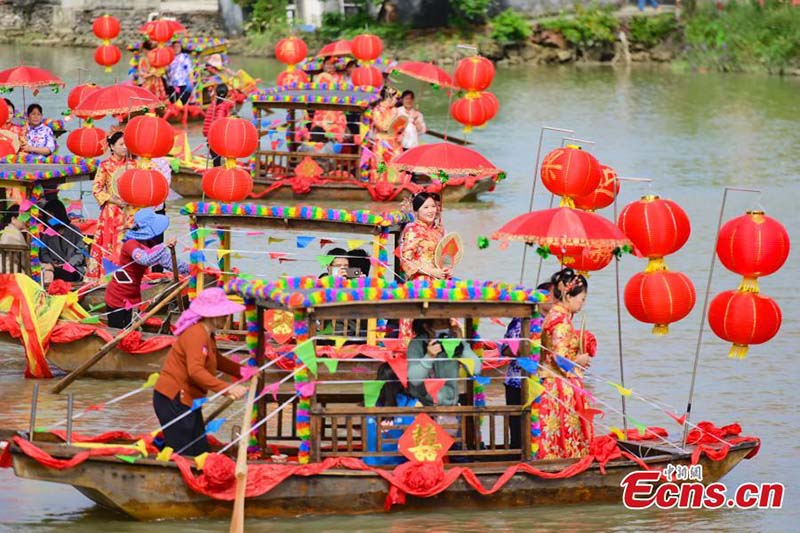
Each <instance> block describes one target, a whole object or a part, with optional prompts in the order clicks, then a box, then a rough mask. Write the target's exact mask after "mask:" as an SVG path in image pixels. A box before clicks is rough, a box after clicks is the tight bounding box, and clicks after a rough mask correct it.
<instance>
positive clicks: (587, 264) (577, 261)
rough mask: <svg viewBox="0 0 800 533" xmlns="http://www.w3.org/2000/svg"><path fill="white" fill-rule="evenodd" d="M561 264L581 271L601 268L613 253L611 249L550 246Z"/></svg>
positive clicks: (611, 257) (593, 270) (607, 262)
mask: <svg viewBox="0 0 800 533" xmlns="http://www.w3.org/2000/svg"><path fill="white" fill-rule="evenodd" d="M550 253H552V254H553V255H554V256H556V257H557V258H558V259H559V261H560V262H561V264H562V265H564V266H565V267H570V268H571V269H573V270H576V271H578V272H581V273H585V272H595V271H597V270H603V269H604V268H605V267H607V266H608V264H609V263H611V260H612V259H613V258H614V253H613V251H611V250H599V249H595V250H590V249H588V248H587V247H585V246H562V247H559V248H551V249H550Z"/></svg>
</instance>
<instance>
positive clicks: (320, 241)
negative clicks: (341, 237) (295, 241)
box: [319, 239, 333, 248]
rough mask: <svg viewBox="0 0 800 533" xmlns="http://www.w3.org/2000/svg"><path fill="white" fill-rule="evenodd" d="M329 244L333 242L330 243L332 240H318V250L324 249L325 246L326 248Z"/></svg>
mask: <svg viewBox="0 0 800 533" xmlns="http://www.w3.org/2000/svg"><path fill="white" fill-rule="evenodd" d="M329 244H333V241H332V240H330V239H320V240H319V247H320V248H325V247H326V246H328V245H329Z"/></svg>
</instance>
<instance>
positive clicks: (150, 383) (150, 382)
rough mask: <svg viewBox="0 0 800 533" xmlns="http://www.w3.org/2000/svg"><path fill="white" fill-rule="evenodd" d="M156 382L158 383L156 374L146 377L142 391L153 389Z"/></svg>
mask: <svg viewBox="0 0 800 533" xmlns="http://www.w3.org/2000/svg"><path fill="white" fill-rule="evenodd" d="M156 381H158V372H153V373H152V374H150V375H149V376H147V381H145V382H144V383H142V386H141V388H142V389H149V388H150V387H155V385H156Z"/></svg>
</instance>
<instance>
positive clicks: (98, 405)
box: [83, 403, 106, 413]
mask: <svg viewBox="0 0 800 533" xmlns="http://www.w3.org/2000/svg"><path fill="white" fill-rule="evenodd" d="M105 407H106V404H104V403H95V404H92V405H90V406H89V407H87V408H86V409H84V410H83V412H84V413H89V412H91V411H102V410H103V409H105Z"/></svg>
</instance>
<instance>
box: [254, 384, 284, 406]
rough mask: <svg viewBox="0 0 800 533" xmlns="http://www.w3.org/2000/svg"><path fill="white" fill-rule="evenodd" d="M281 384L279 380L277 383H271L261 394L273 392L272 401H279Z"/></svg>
mask: <svg viewBox="0 0 800 533" xmlns="http://www.w3.org/2000/svg"><path fill="white" fill-rule="evenodd" d="M280 386H281V384H280V383H279V382H277V381H276V382H275V383H270V384H269V385H267V386H266V387H264V389H263V390H262V391H261V394H259V396H264V395H265V394H272V401H273V402H277V401H278V389H279V388H280Z"/></svg>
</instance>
